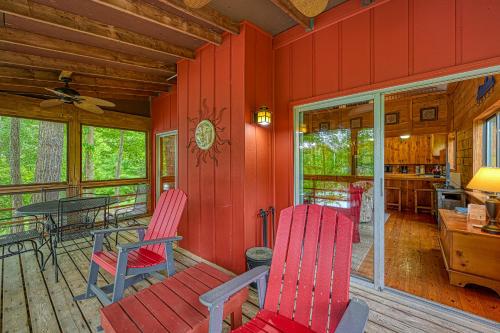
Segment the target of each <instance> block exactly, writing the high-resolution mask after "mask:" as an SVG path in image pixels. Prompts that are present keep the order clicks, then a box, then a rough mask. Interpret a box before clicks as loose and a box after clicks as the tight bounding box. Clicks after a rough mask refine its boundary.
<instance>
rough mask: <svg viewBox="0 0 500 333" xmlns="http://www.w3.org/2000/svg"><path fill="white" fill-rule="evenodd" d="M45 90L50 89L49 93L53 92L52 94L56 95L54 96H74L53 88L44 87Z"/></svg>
mask: <svg viewBox="0 0 500 333" xmlns="http://www.w3.org/2000/svg"><path fill="white" fill-rule="evenodd" d="M45 90H48V91H50V92H51V93H53V94H54V95H56V96H60V97H66V98H71V99H73V98H74V96H72V95H68V94H65V93H62V92H60V91H57V90H54V89H50V88H45Z"/></svg>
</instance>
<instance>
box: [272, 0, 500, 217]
mask: <svg viewBox="0 0 500 333" xmlns="http://www.w3.org/2000/svg"><path fill="white" fill-rule="evenodd" d="M315 22H316V26H315V30H313V31H312V32H304V31H303V29H301V28H300V27H294V28H292V29H289V30H288V31H285V32H283V33H281V34H279V35H277V36H275V37H274V41H273V43H274V101H275V104H274V105H275V110H274V111H275V119H276V122H275V124H274V129H275V133H274V135H275V142H274V144H275V148H274V150H275V153H274V158H275V166H274V180H275V187H274V192H275V205H276V208H277V211H278V212H279V211H280V210H281V209H283V208H285V207H288V206H290V205H291V204H292V203H293V121H292V119H293V111H292V110H293V106H294V105H297V104H302V103H310V102H314V101H319V100H323V99H327V98H332V97H339V96H342V95H350V94H353V93H358V92H362V91H370V90H373V89H375V88H377V89H379V88H383V87H390V86H394V85H399V84H404V83H409V82H414V81H417V80H424V79H430V78H434V77H437V76H442V75H447V74H453V73H457V72H460V71H463V70H471V69H477V68H481V67H484V66H491V65H494V64H497V65H498V64H500V37H498V34H495V33H494V32H495V31H498V30H499V29H500V1H496V0H479V1H469V0H436V1H425V0H390V1H384V0H376V1H375V2H374V4H373V5H371V6H368V7H361V6H360V2H359V1H358V0H349V1H347V2H345V3H343V4H341V5H339V6H336V7H335V8H333V9H331V10H329V11H327V12H325V13H323V14H321V15H320V16H319V17H317V19H316V20H315Z"/></svg>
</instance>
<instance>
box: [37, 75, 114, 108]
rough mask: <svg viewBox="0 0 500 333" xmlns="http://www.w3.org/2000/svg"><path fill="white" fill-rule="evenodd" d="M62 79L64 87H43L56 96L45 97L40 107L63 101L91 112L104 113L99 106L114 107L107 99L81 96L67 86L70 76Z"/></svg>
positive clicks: (59, 103) (47, 106)
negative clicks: (52, 97) (51, 97)
mask: <svg viewBox="0 0 500 333" xmlns="http://www.w3.org/2000/svg"><path fill="white" fill-rule="evenodd" d="M61 81H63V82H64V83H65V84H64V87H58V88H55V89H49V88H45V89H46V90H48V91H50V92H52V93H53V94H54V95H56V96H57V98H54V99H47V100H45V101H42V102H41V103H40V107H42V108H49V107H53V106H58V105H61V104H63V103H66V104H73V105H74V106H76V107H77V108H80V109H82V110H85V111H88V112H93V113H104V110H103V109H101V108H100V107H101V106H106V107H114V106H115V104H114V103H111V102H109V101H105V100H103V99H100V98H95V97H89V96H81V95H80V93H79V92H78V91H76V90H74V89H71V88H70V87H69V83H70V82H71V78H69V77H63V78H61Z"/></svg>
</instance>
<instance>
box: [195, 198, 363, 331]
mask: <svg viewBox="0 0 500 333" xmlns="http://www.w3.org/2000/svg"><path fill="white" fill-rule="evenodd" d="M352 232H353V222H352V221H351V220H350V218H349V217H347V216H345V215H344V214H343V213H339V212H338V211H337V210H336V209H335V208H332V207H326V206H318V205H299V206H296V207H289V208H286V209H284V210H283V211H281V215H280V222H279V224H278V232H277V236H276V243H275V247H274V253H273V261H272V264H271V268H270V270H269V267H267V266H260V267H256V268H254V269H252V270H250V271H248V272H246V273H244V274H242V275H240V276H237V277H236V278H234V279H232V280H230V281H228V282H226V283H224V284H222V285H221V286H219V287H217V288H215V289H213V290H212V291H209V292H208V293H205V294H203V295H201V296H200V302H201V303H202V304H204V305H206V306H207V307H208V308H209V310H210V325H209V332H210V333H219V332H221V331H222V320H223V318H222V314H223V310H224V302H225V301H226V300H227V299H228V298H229V297H230V296H231V295H233V294H234V293H236V292H238V291H239V290H241V289H243V288H246V287H247V286H248V285H249V284H250V283H252V282H257V286H258V296H259V307H260V309H261V310H260V311H259V312H258V313H257V315H256V316H255V317H254V318H253V319H252V320H250V321H249V322H247V323H246V324H244V325H243V326H241V327H240V328H238V329H237V330H235V331H234V332H246V333H249V332H346V333H347V332H349V333H362V332H363V331H364V328H365V325H366V322H367V320H368V306H367V305H366V303H365V302H363V301H361V300H358V299H351V300H349V280H350V271H351V251H352ZM268 275H269V282H267V277H268Z"/></svg>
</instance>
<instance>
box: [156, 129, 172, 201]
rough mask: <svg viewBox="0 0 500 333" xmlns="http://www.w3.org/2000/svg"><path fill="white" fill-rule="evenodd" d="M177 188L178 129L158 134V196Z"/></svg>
mask: <svg viewBox="0 0 500 333" xmlns="http://www.w3.org/2000/svg"><path fill="white" fill-rule="evenodd" d="M175 188H177V131H169V132H165V133H160V134H157V135H156V198H159V197H160V194H161V193H162V192H164V191H168V190H169V189H175Z"/></svg>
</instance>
